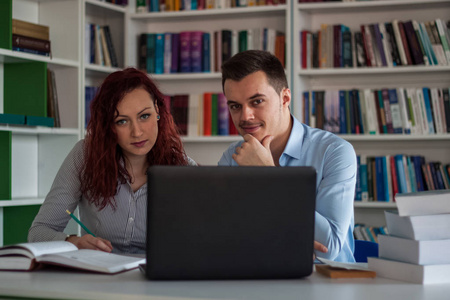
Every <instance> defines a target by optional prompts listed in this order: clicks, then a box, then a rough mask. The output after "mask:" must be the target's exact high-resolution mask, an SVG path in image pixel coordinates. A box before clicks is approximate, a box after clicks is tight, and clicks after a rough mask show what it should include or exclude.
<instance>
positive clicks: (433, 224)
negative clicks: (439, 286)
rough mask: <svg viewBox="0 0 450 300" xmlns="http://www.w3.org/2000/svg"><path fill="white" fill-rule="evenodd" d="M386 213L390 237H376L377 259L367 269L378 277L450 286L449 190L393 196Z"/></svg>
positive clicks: (369, 260)
mask: <svg viewBox="0 0 450 300" xmlns="http://www.w3.org/2000/svg"><path fill="white" fill-rule="evenodd" d="M396 202H397V206H398V212H396V211H386V212H385V216H386V223H387V227H388V230H389V235H380V236H378V242H379V257H369V258H368V263H369V269H370V270H373V271H376V273H377V275H378V276H380V277H387V278H392V279H396V280H402V281H408V282H413V283H420V284H434V283H450V255H448V253H449V252H448V249H449V248H450V231H449V228H450V190H441V191H425V192H417V193H407V194H398V195H396Z"/></svg>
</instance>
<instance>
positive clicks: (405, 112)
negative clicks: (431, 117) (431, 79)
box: [397, 87, 411, 134]
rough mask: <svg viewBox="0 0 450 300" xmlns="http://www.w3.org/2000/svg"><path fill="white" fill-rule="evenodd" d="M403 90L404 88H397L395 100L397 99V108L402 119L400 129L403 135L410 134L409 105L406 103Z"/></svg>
mask: <svg viewBox="0 0 450 300" xmlns="http://www.w3.org/2000/svg"><path fill="white" fill-rule="evenodd" d="M405 93H406V91H405V89H404V88H401V87H400V88H397V99H398V106H399V109H400V115H401V119H402V128H403V133H406V134H410V133H411V117H410V113H411V112H410V111H409V105H408V103H407V102H406V97H405Z"/></svg>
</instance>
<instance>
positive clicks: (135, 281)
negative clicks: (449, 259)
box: [0, 269, 450, 300]
mask: <svg viewBox="0 0 450 300" xmlns="http://www.w3.org/2000/svg"><path fill="white" fill-rule="evenodd" d="M449 295H450V284H437V285H420V284H412V283H407V282H402V281H395V280H389V279H385V278H357V279H331V278H328V277H324V276H323V275H321V274H318V273H316V272H314V273H313V274H312V275H311V276H309V277H306V278H303V279H296V280H201V281H149V280H146V279H145V277H144V276H143V274H142V273H141V272H140V271H139V270H138V269H135V270H131V271H128V272H124V273H120V274H116V275H104V274H93V273H87V272H79V271H73V270H70V271H69V270H62V269H46V270H39V271H34V272H0V296H14V297H24V298H33V297H34V298H46V299H108V300H114V299H150V300H175V299H202V300H204V299H258V300H259V299H262V300H264V299H271V300H274V299H275V300H284V299H320V300H328V299H330V297H332V298H331V299H333V300H340V299H342V300H344V299H345V300H352V299H355V300H361V299H381V300H388V299H409V300H416V299H417V300H419V299H420V300H422V299H426V300H429V299H431V300H440V299H442V300H443V299H445V300H448V299H450V296H449Z"/></svg>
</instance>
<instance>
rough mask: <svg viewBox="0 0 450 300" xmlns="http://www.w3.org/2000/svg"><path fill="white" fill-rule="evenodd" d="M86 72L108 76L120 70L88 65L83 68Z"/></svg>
mask: <svg viewBox="0 0 450 300" xmlns="http://www.w3.org/2000/svg"><path fill="white" fill-rule="evenodd" d="M84 68H85V70H86V72H91V73H97V74H110V73H113V72H116V71H120V70H122V69H121V68H114V67H105V66H100V65H94V64H89V65H86V66H85V67H84Z"/></svg>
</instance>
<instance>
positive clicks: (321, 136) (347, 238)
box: [219, 50, 356, 262]
mask: <svg viewBox="0 0 450 300" xmlns="http://www.w3.org/2000/svg"><path fill="white" fill-rule="evenodd" d="M222 88H223V91H224V94H225V96H226V98H227V102H228V107H229V110H230V113H231V118H232V120H233V123H234V125H235V126H236V128H237V130H238V131H239V134H240V135H242V136H243V138H244V140H243V141H239V142H236V143H234V144H232V145H231V146H230V147H229V148H228V149H227V150H226V151H225V152H224V153H223V155H222V158H221V159H220V161H219V165H222V166H238V165H239V166H248V165H252V166H255V165H258V166H283V167H284V166H313V167H314V168H315V169H316V171H317V183H316V188H317V195H316V215H315V220H316V222H315V228H314V234H315V240H316V242H315V244H314V248H315V250H318V251H319V252H316V254H317V256H319V257H323V258H327V259H331V260H336V261H343V262H354V258H353V249H354V240H353V227H354V221H353V198H354V191H355V182H356V155H355V152H354V150H353V147H352V145H351V144H350V143H348V142H347V141H345V140H343V139H341V138H339V137H337V136H336V135H334V134H332V133H330V132H327V131H324V130H320V129H315V128H310V127H308V126H306V125H304V124H301V123H300V122H299V121H298V120H297V119H296V118H295V117H293V116H292V115H291V113H290V108H289V105H290V103H291V92H290V90H289V88H288V84H287V80H286V76H285V73H284V69H283V67H282V65H281V63H280V62H279V60H278V59H277V58H276V57H275V56H273V55H271V54H270V53H268V52H265V51H258V50H249V51H244V52H241V53H238V54H236V55H235V56H233V57H232V58H231V59H229V60H228V61H227V62H225V63H224V64H223V66H222ZM298 193H299V196H300V195H301V193H302V191H301V190H299V191H298ZM327 250H328V251H327Z"/></svg>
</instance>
